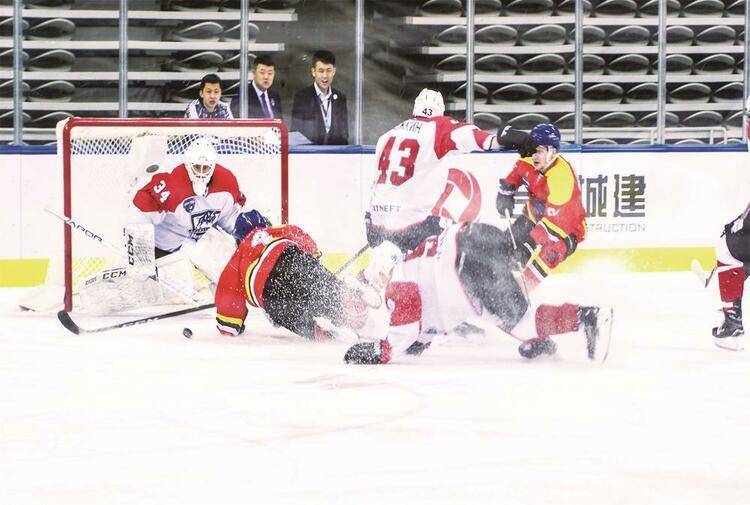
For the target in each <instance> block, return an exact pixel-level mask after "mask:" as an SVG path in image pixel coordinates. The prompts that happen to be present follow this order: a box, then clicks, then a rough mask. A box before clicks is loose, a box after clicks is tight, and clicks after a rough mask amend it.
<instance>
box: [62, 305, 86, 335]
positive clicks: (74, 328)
mask: <svg viewBox="0 0 750 505" xmlns="http://www.w3.org/2000/svg"><path fill="white" fill-rule="evenodd" d="M57 319H58V320H59V321H60V323H62V325H63V326H64V327H65V329H66V330H68V331H69V332H71V333H75V334H76V335H79V334H80V333H81V328H80V327H79V326H78V325H77V324H76V323H75V322H74V321H73V320H72V319H71V318H70V314H68V313H67V312H65V311H64V310H61V311H60V312H58V313H57Z"/></svg>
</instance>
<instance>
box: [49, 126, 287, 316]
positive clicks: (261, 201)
mask: <svg viewBox="0 0 750 505" xmlns="http://www.w3.org/2000/svg"><path fill="white" fill-rule="evenodd" d="M199 136H208V137H209V138H210V139H211V140H212V142H213V143H214V145H215V147H216V150H217V154H218V157H217V163H219V164H221V165H223V166H225V167H226V168H228V169H229V170H231V171H232V172H233V173H234V174H235V176H237V179H238V182H239V185H240V189H241V190H242V191H243V192H244V193H245V195H246V196H247V207H248V208H257V209H259V210H260V211H261V212H263V213H264V214H266V215H267V216H268V217H269V218H270V219H271V221H272V222H281V223H286V222H287V221H288V218H289V176H288V175H289V174H288V172H289V159H288V154H289V139H288V131H287V128H286V125H285V124H284V123H283V121H281V120H279V119H229V120H219V119H208V120H207V119H181V118H175V119H173V118H127V119H109V118H77V117H75V118H71V119H69V120H67V121H65V122H64V124H61V125H58V146H59V150H58V157H60V158H61V159H60V162H61V163H62V175H63V202H62V203H63V205H62V206H63V210H64V214H65V216H67V217H70V218H71V219H73V220H74V221H76V222H79V223H80V224H81V225H82V226H84V227H86V228H88V229H90V230H91V231H93V232H95V233H97V234H100V235H101V236H102V238H103V239H104V240H106V241H108V242H110V243H114V244H118V245H119V244H121V243H122V226H123V225H124V224H127V223H126V221H127V215H128V206H129V204H130V203H131V201H132V197H133V194H134V192H135V191H136V190H137V189H139V188H140V187H141V186H143V185H144V184H146V183H147V182H148V181H149V180H150V178H151V177H152V176H153V175H154V174H155V173H158V172H169V171H171V170H172V169H173V168H174V167H176V166H177V165H179V164H180V163H182V153H183V152H184V150H185V148H186V147H187V146H188V145H189V144H190V142H192V140H194V139H195V138H197V137H199ZM63 226H64V244H65V245H64V266H63V272H64V286H65V296H64V305H65V309H66V310H68V311H70V310H72V308H73V291H74V288H75V286H76V285H77V283H78V282H80V281H81V280H83V279H85V278H86V277H88V276H90V275H92V274H94V273H96V271H99V270H101V269H102V268H106V267H110V266H113V265H114V264H115V263H117V262H118V259H117V258H114V257H113V254H112V253H111V252H109V251H107V250H106V249H105V248H103V247H102V246H101V245H100V244H97V243H96V241H94V240H89V239H87V238H86V237H84V236H82V235H81V234H79V233H77V232H76V233H73V232H72V230H71V228H70V227H69V226H67V225H63Z"/></svg>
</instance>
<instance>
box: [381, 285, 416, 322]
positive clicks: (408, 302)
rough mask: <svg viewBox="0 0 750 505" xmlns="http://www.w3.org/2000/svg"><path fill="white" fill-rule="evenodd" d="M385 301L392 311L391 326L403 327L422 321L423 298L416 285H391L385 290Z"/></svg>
mask: <svg viewBox="0 0 750 505" xmlns="http://www.w3.org/2000/svg"><path fill="white" fill-rule="evenodd" d="M385 300H386V304H387V305H388V308H389V309H391V326H402V325H405V324H410V323H415V322H417V321H420V320H421V319H422V297H421V296H420V294H419V287H418V286H417V285H416V283H414V282H391V283H389V284H388V287H387V288H386V289H385Z"/></svg>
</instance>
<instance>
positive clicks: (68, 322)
mask: <svg viewBox="0 0 750 505" xmlns="http://www.w3.org/2000/svg"><path fill="white" fill-rule="evenodd" d="M49 212H50V213H52V214H53V215H56V216H57V217H59V218H60V219H63V216H60V215H57V214H56V213H55V212H54V211H51V210H49ZM70 221H71V222H72V223H74V224H75V225H78V224H77V223H75V221H73V220H72V219H71V220H70ZM66 223H67V221H66ZM68 224H69V225H70V223H68ZM70 226H72V225H70ZM83 229H85V228H83ZM89 233H91V232H90V231H89ZM97 237H98V236H97ZM98 239H99V241H100V242H102V243H103V244H106V242H104V241H103V240H101V237H98ZM368 248H369V245H367V246H364V247H363V248H362V249H360V250H359V252H357V254H356V255H355V256H353V257H352V258H350V259H349V261H347V262H346V263H345V264H344V265H343V266H342V267H340V268H339V269H338V270H336V272H335V273H334V275H336V276H338V275H339V274H340V273H341V272H342V271H343V270H344V269H345V268H346V267H347V266H348V265H350V264H351V263H352V262H353V261H354V260H355V259H357V257H359V256H361V255H362V254H363V253H364V252H365V251H366V250H367V249H368ZM214 307H216V305H215V304H213V303H207V304H203V305H198V306H197V307H189V308H186V309H182V310H177V311H173V312H167V313H165V314H157V315H155V316H150V317H143V318H140V319H134V320H132V321H125V322H122V323H118V324H112V325H108V326H102V327H99V328H91V329H86V328H81V327H80V326H78V324H76V322H75V321H73V318H71V317H70V314H69V313H68V312H65V311H64V310H61V311H59V312H58V313H57V319H58V320H59V321H60V323H62V325H63V326H64V327H65V329H67V330H68V331H70V332H71V333H74V334H76V335H80V334H81V333H101V332H103V331H109V330H116V329H119V328H128V327H130V326H138V325H141V324H146V323H153V322H154V321H160V320H162V319H168V318H170V317H178V316H184V315H185V314H192V313H193V312H199V311H201V310H206V309H212V308H214Z"/></svg>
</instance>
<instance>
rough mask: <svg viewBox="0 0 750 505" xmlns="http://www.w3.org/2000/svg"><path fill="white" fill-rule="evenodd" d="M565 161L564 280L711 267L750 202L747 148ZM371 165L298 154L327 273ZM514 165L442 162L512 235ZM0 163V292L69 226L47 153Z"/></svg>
mask: <svg viewBox="0 0 750 505" xmlns="http://www.w3.org/2000/svg"><path fill="white" fill-rule="evenodd" d="M40 151H41V154H36V153H38V152H40ZM27 153H31V154H27ZM564 156H565V157H566V158H567V159H568V161H570V162H571V163H572V165H573V166H574V168H575V169H576V171H577V172H578V175H579V180H580V183H581V192H582V199H583V202H584V206H585V208H586V211H587V214H588V218H587V222H588V228H589V231H588V237H587V239H586V241H585V242H583V243H582V244H581V245H580V247H579V250H578V252H577V253H576V254H575V256H573V257H572V258H570V259H569V260H568V261H567V262H566V264H565V265H563V267H564V268H563V269H562V270H563V271H576V270H579V269H581V268H585V267H586V265H591V264H598V265H601V263H602V262H606V263H608V264H610V265H611V268H613V269H621V270H628V271H679V270H688V269H689V268H690V266H689V264H690V260H691V259H692V258H698V259H700V260H701V262H702V263H703V264H704V267H708V266H709V265H710V264H711V263H712V262H713V260H714V258H713V245H714V243H715V241H716V239H717V238H718V236H719V234H720V233H721V229H722V226H723V224H724V223H726V222H728V221H729V220H731V219H732V218H734V217H735V216H736V215H737V214H739V213H740V212H742V210H743V209H744V208H745V206H746V205H747V202H748V200H750V171H748V168H750V157H749V156H748V153H747V152H746V151H743V150H740V149H738V148H734V149H731V148H726V149H716V150H700V149H698V150H692V151H689V152H685V151H665V152H664V151H663V150H657V149H653V150H644V151H638V152H632V151H607V152H585V153H581V152H566V153H564ZM374 158H375V156H374V153H373V151H372V149H368V148H357V147H350V148H344V149H338V150H327V151H326V152H320V151H312V150H310V151H305V152H293V153H292V154H290V160H289V164H290V170H289V202H290V221H291V222H293V223H295V224H298V225H301V226H302V227H303V228H304V229H306V230H307V231H309V232H310V233H311V235H312V236H313V237H314V238H315V239H316V240H317V241H318V243H319V245H320V247H321V249H322V250H323V251H325V252H326V261H327V262H328V263H329V264H330V265H336V264H339V263H341V262H342V261H343V260H344V259H345V258H347V257H348V256H349V255H350V254H352V253H353V252H355V251H357V250H358V249H359V248H360V247H361V246H362V245H363V244H364V243H365V234H364V224H363V221H362V215H363V213H364V211H365V209H366V207H367V203H368V194H369V187H370V184H371V181H372V180H373V177H374V174H375V170H376V160H375V159H374ZM515 159H516V156H515V155H514V154H511V153H490V154H485V153H477V154H469V155H460V156H454V157H450V158H447V159H445V160H444V163H446V164H448V166H449V167H451V168H461V169H464V170H469V171H471V172H472V173H473V174H474V175H475V176H476V178H477V179H478V180H479V182H480V186H481V187H482V196H483V198H482V210H481V213H480V220H482V221H486V222H489V223H494V224H498V225H504V223H503V222H502V221H501V220H500V217H499V216H498V215H497V212H496V211H495V193H496V188H497V181H498V178H499V177H501V176H504V175H505V174H507V172H508V171H509V170H510V169H511V167H512V165H513V163H514V161H515ZM0 165H1V166H2V168H3V175H4V178H3V181H4V187H3V195H4V198H3V200H2V204H0V205H2V212H0V226H2V229H3V230H4V231H5V236H6V238H5V240H3V241H2V242H1V243H0V269H1V270H0V271H1V272H2V274H1V275H0V285H5V286H13V285H15V286H22V285H34V284H38V283H40V282H42V281H43V279H44V273H45V271H46V267H47V258H49V257H51V256H52V255H54V254H59V250H60V247H61V243H62V235H63V231H62V225H61V224H60V223H59V221H57V220H55V219H54V218H53V217H51V216H49V215H48V214H46V213H45V212H43V210H42V209H43V208H44V206H45V205H48V204H49V203H50V202H54V201H57V200H58V199H59V195H60V192H61V183H60V180H61V179H60V172H59V168H58V167H57V165H56V156H55V154H53V153H51V152H50V150H49V149H47V150H46V152H45V151H43V150H38V151H34V150H33V149H29V150H28V151H24V154H2V153H0ZM229 168H231V169H233V170H234V171H235V172H237V173H238V179H240V181H241V186H242V189H243V190H244V191H245V193H246V194H247V196H248V202H253V201H254V199H255V200H260V199H267V198H268V194H267V193H266V192H263V190H262V189H259V188H262V187H263V185H262V184H260V183H258V182H254V181H259V180H261V179H263V178H264V177H268V176H269V174H265V173H263V172H262V171H253V170H254V168H253V167H248V166H243V167H229ZM240 172H241V173H240ZM272 176H273V175H272ZM254 192H257V193H258V194H257V196H254V194H253V193H254ZM522 201H523V199H522V198H519V205H520V203H522Z"/></svg>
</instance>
